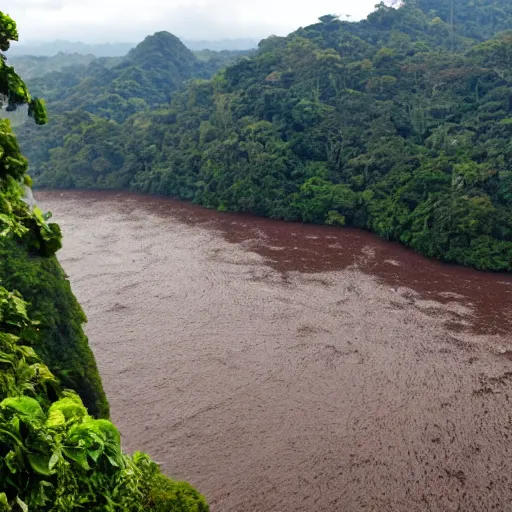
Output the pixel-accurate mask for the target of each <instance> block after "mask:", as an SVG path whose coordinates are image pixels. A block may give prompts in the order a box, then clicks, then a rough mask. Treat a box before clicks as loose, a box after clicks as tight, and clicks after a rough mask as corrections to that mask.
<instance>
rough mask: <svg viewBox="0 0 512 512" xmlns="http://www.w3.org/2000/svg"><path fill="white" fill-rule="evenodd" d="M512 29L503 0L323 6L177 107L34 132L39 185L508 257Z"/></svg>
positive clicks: (477, 256)
mask: <svg viewBox="0 0 512 512" xmlns="http://www.w3.org/2000/svg"><path fill="white" fill-rule="evenodd" d="M508 28H511V29H512V4H511V3H510V2H509V1H507V0H492V1H491V0H481V1H480V0H479V1H476V2H475V1H473V0H471V1H470V0H453V1H452V0H406V1H404V2H403V5H402V6H401V7H400V8H398V9H396V8H393V7H388V6H386V5H384V4H383V3H381V4H379V5H378V6H377V8H376V10H375V11H374V12H373V13H371V14H370V15H369V16H368V18H367V19H365V20H363V21H361V22H357V23H349V22H346V21H340V20H339V19H337V18H336V17H335V16H324V17H322V18H321V19H320V21H319V23H317V24H315V25H311V26H309V27H306V28H301V29H299V30H297V31H296V32H294V33H292V34H290V35H289V36H288V37H275V36H273V37H270V38H268V39H265V40H263V41H262V42H261V43H260V45H259V50H258V52H257V54H256V55H254V56H252V57H250V58H246V59H242V60H240V61H239V62H238V63H235V64H234V65H232V66H230V67H228V68H227V69H226V70H224V71H222V72H220V73H219V74H217V76H215V77H214V78H213V79H212V80H209V81H205V80H195V81H192V82H190V83H189V84H188V85H187V87H186V88H185V89H184V90H182V91H180V92H177V93H176V92H175V93H174V94H173V97H172V102H171V105H170V106H169V105H168V104H166V103H163V102H162V101H161V100H158V101H160V103H159V105H156V106H155V107H154V108H152V109H149V110H148V109H146V110H142V111H140V112H137V113H135V114H134V115H132V116H130V117H128V118H126V119H125V120H124V121H123V122H116V119H115V116H110V118H109V116H107V115H102V114H101V113H100V112H99V111H96V112H91V111H90V110H89V112H88V113H86V112H84V111H76V112H73V113H72V114H69V116H68V118H67V120H66V121H63V123H62V124H61V125H60V126H56V127H55V128H54V129H53V131H52V133H48V134H47V135H45V136H41V137H39V138H37V137H38V136H37V135H36V140H38V143H37V144H36V145H34V148H33V151H32V156H33V164H34V167H33V169H34V174H35V175H36V178H37V183H38V184H39V185H41V186H51V187H108V188H117V187H127V188H131V189H134V190H142V191H146V192H151V193H158V194H166V195H173V196H177V197H181V198H185V199H191V200H194V201H196V202H198V203H200V204H203V205H205V206H207V207H211V208H217V209H220V210H226V209H229V210H244V211H251V212H255V213H257V214H260V215H266V216H270V217H274V218H282V219H289V220H303V221H307V222H318V223H323V222H325V223H330V224H338V225H343V224H351V225H355V226H359V227H363V228H367V229H370V230H372V231H375V232H376V233H378V234H379V235H381V236H383V237H386V238H389V239H394V240H398V241H400V242H402V243H404V244H406V245H408V246H410V247H412V248H414V249H416V250H418V251H421V252H422V253H424V254H426V255H428V256H431V257H435V258H441V259H445V260H447V261H452V262H457V263H461V264H464V265H470V266H474V267H477V268H480V269H489V270H512V197H511V195H512V192H511V190H512V171H511V169H512V167H511V164H512V161H511V158H512V152H511V146H510V140H511V139H510V137H511V132H510V129H511V127H512V74H511V71H510V70H511V69H512V67H511V63H512V61H511V55H512V36H511V35H510V33H508V32H503V33H500V31H501V30H503V29H508ZM105 87H107V88H109V87H111V84H110V82H109V83H108V84H107V85H106V86H105ZM157 87H158V86H157ZM108 105H109V106H107V107H106V108H111V109H113V111H116V106H115V105H116V103H115V101H114V99H113V98H112V101H110V102H109V104H108ZM112 118H114V119H112ZM59 132H60V133H59ZM27 147H28V145H27Z"/></svg>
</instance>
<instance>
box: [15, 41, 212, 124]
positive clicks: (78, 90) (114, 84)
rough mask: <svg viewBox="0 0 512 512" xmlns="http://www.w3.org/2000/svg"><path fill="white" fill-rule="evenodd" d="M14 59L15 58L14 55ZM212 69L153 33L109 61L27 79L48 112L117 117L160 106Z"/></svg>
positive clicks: (183, 49) (103, 59) (95, 61)
mask: <svg viewBox="0 0 512 512" xmlns="http://www.w3.org/2000/svg"><path fill="white" fill-rule="evenodd" d="M14 60H15V59H14ZM214 71H215V70H209V68H208V66H207V63H205V62H203V61H201V60H199V59H198V58H197V57H196V56H195V55H194V54H193V53H192V51H190V50H189V49H188V48H187V47H186V46H185V45H184V44H183V43H182V42H181V41H180V40H179V39H178V38H177V37H176V36H174V35H172V34H170V33H169V32H157V33H156V34H154V35H151V36H148V37H146V38H145V39H144V41H142V42H141V43H140V44H138V45H137V46H136V47H135V48H132V49H131V50H130V51H129V52H128V54H127V55H126V56H125V57H123V58H120V60H119V61H117V63H116V64H115V65H112V58H105V57H104V58H101V59H94V60H92V62H91V63H90V64H89V66H87V67H84V66H77V65H75V66H73V67H72V68H64V69H63V70H62V71H61V72H55V73H50V74H48V75H45V76H43V77H39V78H35V79H32V80H29V85H30V86H31V90H32V91H33V93H34V94H35V95H37V96H41V97H44V98H45V99H46V100H47V101H48V103H49V107H50V113H62V112H66V111H69V110H72V109H77V108H78V109H83V110H86V111H87V112H89V113H91V114H96V115H100V116H102V117H107V118H110V119H115V120H117V121H120V120H122V119H124V118H126V117H127V116H129V115H132V114H134V113H135V112H137V111H140V110H144V109H145V108H147V107H149V106H156V105H159V104H166V103H168V102H169V101H170V98H171V95H172V93H173V92H174V91H176V90H177V89H178V88H179V87H180V85H181V84H182V83H183V82H184V81H185V80H188V79H190V78H208V77H210V76H211V75H212V74H213V72H214Z"/></svg>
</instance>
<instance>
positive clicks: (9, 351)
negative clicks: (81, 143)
mask: <svg viewBox="0 0 512 512" xmlns="http://www.w3.org/2000/svg"><path fill="white" fill-rule="evenodd" d="M4 37H7V38H10V39H14V38H15V37H16V32H15V25H14V22H12V20H11V19H10V18H9V17H7V16H5V15H3V14H2V13H0V49H1V50H3V51H5V50H7V48H8V46H9V44H8V43H9V41H8V40H6V41H4V40H3V39H2V38H4ZM2 62H3V63H4V64H5V58H4V57H3V58H2ZM4 72H5V73H4V75H3V78H4V79H5V80H6V83H7V85H6V89H5V90H4V92H5V96H6V97H7V101H8V105H15V106H18V105H20V104H22V103H28V104H29V105H31V106H33V108H34V109H35V111H34V117H35V118H36V121H40V122H42V121H44V119H45V111H44V105H43V104H42V103H37V104H36V103H34V102H33V101H32V100H31V98H30V95H29V93H28V91H27V89H26V87H25V85H24V83H23V82H22V81H21V79H19V77H18V76H17V75H16V74H15V73H14V71H13V70H12V68H9V69H7V68H4ZM0 75H1V73H0ZM11 79H12V80H11ZM11 87H12V88H14V89H12V90H13V91H14V92H13V93H12V94H11V92H12V91H11ZM19 91H22V93H23V95H22V94H21V93H20V92H19ZM13 101H14V102H15V103H13ZM26 168H27V162H26V160H25V159H24V157H23V156H22V155H21V153H20V151H19V148H18V145H17V142H16V139H15V137H14V135H13V134H12V132H11V131H10V123H9V121H8V120H2V121H0V227H1V231H0V278H1V279H2V285H1V286H0V510H2V511H5V512H10V511H13V512H14V511H22V512H30V511H38V512H70V511H72V510H77V509H87V510H91V511H98V512H99V511H102V512H103V511H111V512H115V511H118V510H122V511H126V512H131V511H133V512H139V511H143V510H150V511H151V510H155V511H156V510H159V511H166V510H169V511H171V510H172V511H176V512H208V506H207V505H206V503H205V501H204V498H203V497H202V496H200V495H199V494H198V493H197V492H196V491H195V490H194V489H192V488H191V487H190V486H188V484H185V483H180V482H174V481H172V480H169V479H167V478H166V477H164V476H163V475H162V474H161V473H160V470H159V468H158V466H157V464H155V463H154V462H153V461H152V460H151V459H150V458H149V457H148V456H147V455H144V454H141V453H135V454H134V455H133V456H132V457H130V456H127V455H124V454H123V452H122V450H121V442H120V435H119V432H118V431H117V429H116V428H115V426H114V425H113V424H112V423H111V422H110V421H108V420H106V419H95V418H94V417H92V416H91V415H90V414H89V412H88V411H87V409H86V407H85V406H84V404H83V402H82V399H81V398H80V397H79V395H78V394H77V392H76V391H78V393H81V394H83V396H84V397H85V398H87V399H88V401H89V402H90V403H91V406H92V410H93V412H94V413H96V414H97V415H103V416H107V415H108V404H107V403H106V400H105V397H104V394H103V390H102V387H101V382H100V381H99V376H98V373H97V370H96V366H95V364H94V359H93V357H92V354H91V352H90V350H89V348H88V346H87V339H86V338H85V336H84V335H83V332H82V328H81V325H82V323H83V322H84V320H85V316H84V315H83V312H82V311H81V309H80V307H79V306H78V304H77V303H76V300H75V299H74V297H73V295H72V293H71V290H70V288H69V284H68V283H67V281H66V279H65V277H64V274H63V272H62V269H61V268H60V266H59V264H58V262H57V260H56V259H55V256H54V254H55V252H56V251H57V250H58V249H59V248H60V241H61V237H60V230H59V228H58V226H57V225H56V224H49V223H48V222H47V221H48V219H49V217H50V215H49V214H46V215H45V214H43V213H42V212H41V210H39V208H37V207H31V206H29V204H28V203H27V202H25V201H24V199H23V198H24V193H25V191H26V188H28V185H29V184H30V179H29V178H28V176H27V175H26V174H25V171H26ZM5 284H7V285H8V286H9V288H10V290H11V291H9V290H8V289H7V288H6V287H5V286H4V285H5ZM14 288H17V289H20V290H23V291H26V292H27V296H30V297H31V299H32V300H33V303H32V304H28V303H27V302H26V301H25V300H24V298H23V296H22V295H21V294H20V293H19V292H18V291H12V290H13V289H14ZM30 313H33V314H34V317H32V318H31V315H30ZM41 356H42V357H43V358H44V360H48V361H50V362H51V363H52V364H53V366H54V367H55V368H57V370H58V371H57V372H55V373H53V372H52V371H51V370H50V368H49V367H48V366H47V365H46V364H45V363H44V362H43V359H42V358H41ZM68 363H69V366H67V365H68ZM59 365H64V366H59ZM76 370H78V371H80V372H81V373H79V375H76V374H75V373H74V372H75V371H76ZM61 377H62V380H63V381H64V380H66V379H67V380H68V382H70V383H71V384H73V385H74V387H75V389H76V391H72V390H66V389H63V388H62V387H61V383H60V378H61ZM84 385H85V386H84Z"/></svg>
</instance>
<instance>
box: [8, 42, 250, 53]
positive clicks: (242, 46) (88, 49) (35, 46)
mask: <svg viewBox="0 0 512 512" xmlns="http://www.w3.org/2000/svg"><path fill="white" fill-rule="evenodd" d="M182 41H183V43H184V45H185V46H186V47H187V48H189V49H190V50H193V51H201V50H212V51H219V52H220V51H223V50H228V51H235V50H251V49H253V48H256V47H257V46H258V40H257V39H223V40H220V41H208V40H202V41H195V40H186V39H183V40H182ZM134 46H136V43H102V44H88V43H81V42H79V41H77V42H73V41H63V40H58V41H50V42H41V43H16V44H13V45H12V46H11V48H10V50H9V52H8V56H9V57H14V56H20V55H32V56H39V57H41V56H44V57H53V56H54V55H57V54H59V53H69V54H74V53H77V54H80V55H94V56H95V57H124V56H125V55H126V54H127V53H128V52H129V51H130V50H131V49H132V48H133V47H134Z"/></svg>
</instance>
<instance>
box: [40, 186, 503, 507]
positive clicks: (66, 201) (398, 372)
mask: <svg viewBox="0 0 512 512" xmlns="http://www.w3.org/2000/svg"><path fill="white" fill-rule="evenodd" d="M36 199H38V201H39V203H40V205H41V206H42V208H43V209H49V210H52V211H53V213H54V218H55V219H56V220H57V221H58V222H59V223H60V225H61V227H62V229H63V233H64V235H65V238H64V249H63V250H62V251H61V252H60V253H59V254H60V260H61V262H62V265H63V266H64V268H65V270H66V272H67V273H68V275H69V278H70V281H71V284H72V287H73V290H74V292H75V294H76V295H77V297H78V300H79V301H80V302H81V304H82V306H83V308H84V310H85V312H86V313H87V315H88V318H89V323H88V324H87V326H86V331H87V334H88V335H89V339H90V343H91V346H92V348H93V350H94V352H95V355H96V358H97V361H98V365H99V368H100V372H101V375H102V378H103V382H104V385H105V390H106V392H107V395H108V398H109V401H110V404H111V408H112V418H113V420H114V421H115V422H116V424H117V425H118V427H119V428H120V430H121V432H122V435H123V443H124V448H125V449H126V450H128V451H134V450H143V451H147V452H149V453H150V454H151V455H152V456H153V458H154V459H155V460H156V461H158V462H160V463H161V464H162V467H163V469H164V471H165V472H166V473H167V474H169V475H171V476H173V477H175V478H178V479H186V480H188V481H190V482H191V483H192V484H193V485H194V486H196V487H197V488H198V489H199V490H200V491H201V492H203V493H204V494H205V495H206V497H207V499H208V501H209V503H210V505H211V511H212V512H299V511H304V512H306V511H307V512H337V511H340V512H357V511H361V510H365V511H366V510H367V511H379V512H387V511H392V512H414V511H433V512H438V511H439V512H448V511H461V512H462V511H464V512H465V511H479V512H480V511H488V510H493V511H512V403H511V398H512V334H511V333H512V276H511V275H504V274H489V273H483V272H477V271H474V270H470V269H465V268H461V267H457V266H450V265H446V264H442V263H439V262H437V261H431V260H428V259H426V258H424V257H422V256H420V255H418V254H416V253H414V252H412V251H410V250H408V249H406V248H404V247H401V246H399V245H396V244H393V243H388V242H386V241H383V240H381V239H379V238H377V237H376V236H374V235H371V234H369V233H365V232H362V231H358V230H355V229H339V228H331V227H326V226H311V225H309V226H308V225H302V224H295V223H285V222H279V221H272V220H268V219H261V218H257V217H253V216H249V215H242V214H231V213H218V212H215V211H210V210H206V209H202V208H200V207H197V206H194V205H190V204H185V203H181V202H178V201H174V200H170V199H164V198H156V197H148V196H140V195H135V194H129V193H118V192H75V191H69V192H68V191H66V192H54V191H39V192H37V193H36Z"/></svg>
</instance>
